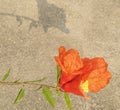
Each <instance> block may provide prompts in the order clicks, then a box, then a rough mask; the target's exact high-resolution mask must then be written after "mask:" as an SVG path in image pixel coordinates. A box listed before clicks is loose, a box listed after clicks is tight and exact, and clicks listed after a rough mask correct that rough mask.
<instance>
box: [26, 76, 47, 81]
mask: <svg viewBox="0 0 120 110" xmlns="http://www.w3.org/2000/svg"><path fill="white" fill-rule="evenodd" d="M45 79H46V78H45V77H43V78H42V79H38V80H33V81H26V82H41V81H43V80H45Z"/></svg>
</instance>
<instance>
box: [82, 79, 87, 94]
mask: <svg viewBox="0 0 120 110" xmlns="http://www.w3.org/2000/svg"><path fill="white" fill-rule="evenodd" d="M88 85H89V82H88V80H86V81H85V82H84V83H82V85H81V88H82V89H83V90H84V92H89V88H88Z"/></svg>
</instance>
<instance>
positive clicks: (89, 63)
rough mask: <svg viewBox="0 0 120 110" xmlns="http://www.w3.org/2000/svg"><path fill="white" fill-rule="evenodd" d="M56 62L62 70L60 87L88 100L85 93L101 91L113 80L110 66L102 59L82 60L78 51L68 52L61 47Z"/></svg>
mask: <svg viewBox="0 0 120 110" xmlns="http://www.w3.org/2000/svg"><path fill="white" fill-rule="evenodd" d="M55 60H56V62H57V65H58V66H59V67H60V69H61V75H60V81H59V85H60V87H61V89H62V90H64V91H65V92H71V93H74V94H77V95H80V96H83V97H85V98H87V95H86V94H85V92H89V91H91V92H98V91H100V90H101V89H102V88H104V87H105V86H106V85H107V84H108V83H109V80H110V78H111V73H110V72H109V71H108V70H107V66H108V65H107V63H106V62H105V60H104V59H103V58H101V57H96V58H92V59H89V58H82V59H81V58H80V56H79V53H78V51H77V50H74V49H70V50H68V51H66V50H65V48H64V47H63V46H61V47H60V48H59V56H56V57H55Z"/></svg>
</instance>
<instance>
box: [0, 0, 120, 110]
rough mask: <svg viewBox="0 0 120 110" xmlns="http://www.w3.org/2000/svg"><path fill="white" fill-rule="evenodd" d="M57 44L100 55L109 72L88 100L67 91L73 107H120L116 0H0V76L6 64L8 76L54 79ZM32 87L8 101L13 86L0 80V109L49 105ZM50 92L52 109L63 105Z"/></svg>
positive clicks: (119, 5)
mask: <svg viewBox="0 0 120 110" xmlns="http://www.w3.org/2000/svg"><path fill="white" fill-rule="evenodd" d="M61 45H64V46H65V47H66V48H67V49H69V48H75V49H77V50H79V52H80V54H81V57H91V58H92V57H96V56H101V57H104V58H105V59H106V61H107V62H108V64H109V70H110V71H111V73H112V79H111V82H110V84H109V85H108V86H107V87H106V88H105V89H103V90H101V91H100V92H98V93H89V96H90V97H91V99H90V100H86V99H84V98H82V97H79V96H76V95H73V94H70V97H71V101H72V104H73V110H120V58H119V57H120V0H0V77H2V76H3V74H4V73H5V72H6V71H7V70H8V68H12V71H11V74H10V76H9V78H8V79H7V80H8V81H13V80H16V79H21V81H24V80H32V79H38V78H41V77H43V76H45V77H47V79H46V80H45V81H44V83H45V84H49V85H55V82H56V73H55V72H56V71H55V61H54V59H53V56H55V55H57V54H58V47H59V46H61ZM33 90H34V88H26V92H25V97H24V98H23V100H22V101H21V102H20V103H19V104H17V105H14V104H13V101H14V99H15V97H16V95H17V92H18V91H19V87H16V86H13V87H11V86H2V85H0V110H53V108H52V107H51V106H50V105H49V104H48V103H47V102H46V101H45V100H44V97H43V95H42V93H41V91H37V92H34V91H33ZM55 97H56V100H57V103H56V107H55V109H54V110H67V107H66V105H65V102H64V99H63V97H62V96H61V97H58V96H57V95H55Z"/></svg>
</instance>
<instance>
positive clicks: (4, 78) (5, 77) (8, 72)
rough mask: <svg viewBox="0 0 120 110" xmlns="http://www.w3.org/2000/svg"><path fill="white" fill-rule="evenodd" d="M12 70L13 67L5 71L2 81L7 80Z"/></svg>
mask: <svg viewBox="0 0 120 110" xmlns="http://www.w3.org/2000/svg"><path fill="white" fill-rule="evenodd" d="M10 71H11V69H9V70H8V71H7V72H6V73H5V75H4V76H3V78H2V81H5V80H6V79H7V78H8V76H9V74H10Z"/></svg>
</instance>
